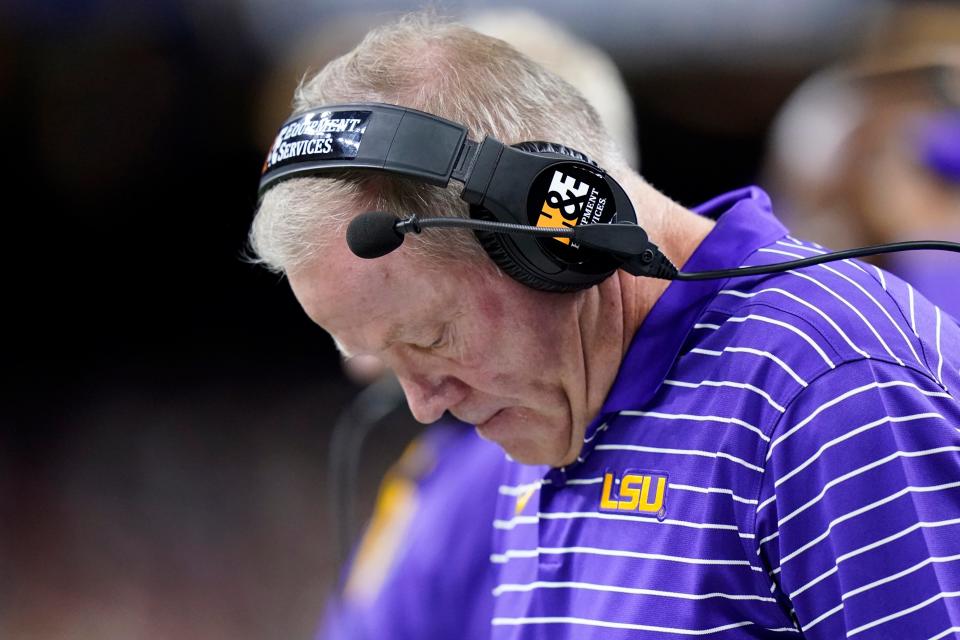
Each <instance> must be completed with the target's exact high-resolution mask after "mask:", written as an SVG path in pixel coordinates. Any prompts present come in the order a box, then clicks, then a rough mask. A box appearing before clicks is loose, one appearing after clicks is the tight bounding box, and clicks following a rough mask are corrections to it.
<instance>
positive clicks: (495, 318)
mask: <svg viewBox="0 0 960 640" xmlns="http://www.w3.org/2000/svg"><path fill="white" fill-rule="evenodd" d="M408 242H409V240H408ZM333 245H334V246H332V247H331V248H330V250H329V251H327V252H326V253H325V254H324V255H323V256H321V257H320V258H317V259H315V260H314V261H313V262H312V263H311V264H308V265H307V266H306V267H304V268H302V269H299V270H297V271H296V272H294V273H291V274H290V284H291V287H292V288H293V292H294V294H295V295H296V297H297V300H298V301H299V302H300V304H301V305H302V306H303V308H304V310H305V311H306V312H307V314H308V315H309V316H310V318H311V319H312V320H313V321H314V322H316V323H317V324H318V325H320V326H321V327H323V328H324V329H325V330H326V331H327V332H329V333H330V334H331V335H332V336H333V338H334V339H335V340H336V341H337V343H338V344H339V345H340V347H341V349H343V350H344V352H345V353H346V354H348V355H354V354H372V355H376V356H378V357H380V358H381V359H383V361H384V362H385V363H386V364H387V365H388V366H389V367H390V368H391V369H392V370H393V371H394V372H395V373H396V375H397V377H398V378H399V380H400V383H401V385H402V386H403V389H404V392H405V394H406V396H407V401H408V403H409V405H410V408H411V410H412V412H413V415H414V417H416V418H417V420H419V421H421V422H424V423H430V422H434V421H436V420H437V419H439V418H440V416H441V415H442V414H443V412H444V411H450V413H452V414H453V415H454V416H456V417H457V418H459V419H460V420H463V421H464V422H468V423H470V424H475V425H476V426H477V430H478V431H479V433H480V435H481V436H483V437H484V438H486V439H488V440H492V441H494V442H496V443H497V444H499V445H500V446H501V447H502V448H503V449H504V450H505V451H506V452H507V453H508V454H510V456H511V457H513V458H514V459H515V460H517V461H519V462H523V463H527V464H550V465H554V466H558V465H561V464H567V463H569V462H571V461H572V460H573V459H574V458H576V455H577V454H578V453H579V451H580V446H581V443H582V437H583V432H584V429H585V428H586V421H587V420H588V419H589V418H590V417H591V416H590V415H589V407H587V406H586V405H587V400H586V372H585V366H584V358H583V349H582V342H581V338H582V334H581V327H580V324H579V322H578V314H577V296H576V295H573V294H570V295H559V294H547V293H541V292H537V291H533V290H531V289H528V288H526V287H523V286H522V285H520V284H518V283H516V282H514V281H513V280H512V279H510V278H508V277H506V276H501V275H500V274H498V273H497V272H496V270H495V268H494V267H493V266H492V263H488V262H486V261H479V260H472V261H470V260H465V261H463V262H461V263H454V264H450V263H449V262H447V263H444V264H442V265H431V264H430V263H429V262H428V260H427V259H426V258H422V257H420V256H417V255H414V254H412V253H411V252H409V251H405V250H404V248H401V249H399V250H397V251H395V252H393V253H391V254H390V255H388V256H385V257H383V258H379V259H377V260H362V259H360V258H357V257H355V256H353V255H352V254H351V253H350V252H349V251H348V250H347V249H346V246H345V243H343V242H337V241H335V242H334V243H333Z"/></svg>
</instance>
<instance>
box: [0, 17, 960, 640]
mask: <svg viewBox="0 0 960 640" xmlns="http://www.w3.org/2000/svg"><path fill="white" fill-rule="evenodd" d="M955 5H956V3H946V2H943V3H936V2H929V3H928V2H903V3H895V2H881V1H870V0H860V1H856V0H807V1H806V2H795V1H790V0H728V1H726V2H722V3H719V2H715V1H714V0H672V1H670V2H663V1H662V0H608V1H605V2H603V3H584V2H579V1H576V0H549V1H548V0H530V1H525V2H509V3H508V2H495V1H492V0H491V1H479V0H477V1H462V2H455V1H453V0H450V1H447V2H442V3H432V4H431V6H433V7H435V8H437V9H439V11H441V12H442V13H445V14H449V15H451V16H460V15H464V14H467V15H470V16H475V14H477V13H479V12H484V14H485V17H484V19H485V20H487V21H488V22H489V21H492V22H493V23H495V24H496V23H498V21H499V22H502V23H504V24H507V23H509V22H510V21H511V20H513V18H512V17H511V16H512V15H513V14H509V13H505V12H504V10H505V9H506V8H508V7H509V8H516V7H518V6H519V7H523V8H526V9H529V10H530V11H532V12H536V13H539V14H540V15H542V16H543V17H545V18H547V19H549V20H552V21H553V22H554V23H556V24H558V25H560V26H561V27H563V28H564V29H566V30H567V31H569V32H570V33H571V34H573V35H574V36H577V37H579V38H581V39H583V40H585V41H587V42H589V43H591V44H592V45H593V46H594V47H596V48H597V49H599V50H600V51H602V52H605V53H606V54H607V55H608V56H609V57H610V59H611V60H612V61H613V62H614V63H615V64H616V66H617V68H618V69H619V73H620V75H621V76H622V79H623V81H624V83H625V85H626V87H627V91H628V93H629V98H630V99H632V101H633V115H632V116H631V118H632V121H631V122H629V123H628V128H627V130H631V131H632V133H631V134H629V135H634V136H635V137H636V143H637V144H638V147H639V166H640V169H641V173H642V174H643V175H644V176H645V177H646V178H647V180H649V181H650V182H651V183H652V184H653V185H654V186H656V187H657V188H659V189H660V190H662V191H664V192H665V193H666V194H668V195H669V196H671V197H672V198H674V199H675V200H677V201H679V202H680V203H681V204H683V205H689V206H692V205H695V204H697V203H699V202H700V201H702V200H705V199H707V198H709V197H711V196H713V195H716V194H718V193H720V192H723V191H726V190H730V189H733V188H737V187H741V186H744V185H747V184H751V183H759V184H761V185H762V186H764V187H767V188H769V189H771V190H772V191H774V193H775V194H778V195H779V197H780V199H779V200H778V199H777V198H775V200H774V202H775V203H778V202H780V203H782V205H781V207H780V209H781V212H782V213H783V214H784V217H787V218H789V220H790V223H791V224H792V225H793V226H794V227H795V228H797V230H798V231H797V235H807V236H813V239H815V240H819V241H821V242H824V243H828V244H830V245H832V246H834V247H835V248H846V247H848V246H853V245H854V244H855V243H859V242H864V241H880V240H886V239H888V237H889V239H893V238H895V237H899V238H902V237H904V235H911V234H913V232H914V231H915V232H917V233H920V235H928V236H929V235H934V236H938V237H939V236H942V237H947V236H950V237H952V236H953V235H954V234H955V233H956V232H955V229H957V228H958V227H960V224H958V223H960V213H958V212H960V207H958V202H960V198H958V191H957V189H958V188H960V187H958V184H960V159H958V158H957V157H956V149H957V148H960V145H954V146H953V147H950V146H948V147H947V148H946V149H942V148H940V147H942V146H943V145H941V144H940V143H941V141H942V140H943V139H945V137H946V139H950V136H958V135H960V133H958V132H960V124H957V123H956V122H955V121H954V120H953V119H952V118H954V116H955V113H956V112H955V109H956V108H957V105H958V104H960V99H958V97H960V83H958V82H957V77H956V75H957V73H956V70H957V68H960V67H958V65H957V60H958V58H957V57H956V49H955V48H954V47H957V46H960V20H958V18H957V15H956V13H957V11H958V9H957V7H956V6H955ZM422 6H423V3H422V2H402V1H400V0H396V1H389V0H380V1H374V0H355V1H353V2H337V3H334V2H328V1H327V0H311V1H309V2H308V1H306V0H282V1H276V0H207V1H206V2H198V1H194V2H191V1H190V0H179V1H177V0H154V1H152V2H139V3H138V2H119V1H116V0H89V1H85V0H60V1H51V2H31V1H28V0H3V1H2V3H0V115H2V123H3V124H2V128H0V131H2V134H0V135H2V141H3V143H4V144H3V146H4V148H6V149H7V152H6V153H4V154H3V155H4V157H5V161H4V162H3V174H2V176H3V184H4V186H5V189H4V198H3V200H2V201H0V211H2V213H3V216H2V217H3V222H4V225H3V226H4V228H5V229H6V231H5V233H4V237H5V238H6V244H5V245H4V246H6V247H7V249H6V250H5V252H4V253H5V255H7V256H8V258H7V260H6V264H7V267H6V268H5V269H4V276H3V277H4V289H5V290H6V295H5V296H4V300H5V304H3V306H2V312H0V313H2V315H3V317H4V319H5V322H4V323H3V326H5V327H6V329H4V330H3V333H4V339H3V342H2V345H3V346H2V350H3V351H2V352H3V361H4V366H3V369H2V371H3V378H4V379H3V391H4V393H3V398H4V401H3V409H2V411H0V426H2V429H0V637H4V638H24V639H31V640H32V639H44V640H46V639H50V640H54V639H60V638H97V639H102V640H112V639H115V638H116V639H120V638H123V639H132V638H151V639H152V638H177V639H180V640H186V639H192V638H204V639H209V640H216V639H219V638H233V639H246V638H277V637H281V638H307V637H310V636H311V635H312V633H313V632H314V631H315V629H316V627H317V622H318V619H319V617H320V614H321V612H322V609H323V606H324V602H325V599H326V597H327V594H328V592H329V590H330V588H331V586H332V585H333V583H334V581H335V579H336V573H337V567H336V557H337V550H336V548H335V545H334V541H333V536H334V534H333V533H331V529H332V525H333V524H335V523H337V522H338V519H339V518H342V517H343V514H342V513H340V511H342V510H341V509H333V508H332V507H331V504H330V500H329V499H328V494H329V492H330V486H329V483H328V480H327V475H328V473H327V472H328V469H329V462H328V451H329V449H330V443H331V434H332V431H333V426H334V424H335V422H336V420H337V416H338V415H340V414H341V411H342V410H343V409H344V407H345V406H346V404H347V403H348V402H349V401H350V399H351V398H352V397H353V396H354V395H355V394H356V393H357V392H358V391H359V390H360V388H361V387H360V386H359V385H358V384H355V383H352V382H350V381H348V380H347V379H346V378H345V377H344V375H343V373H342V371H341V366H340V363H339V361H338V358H337V355H336V352H335V350H334V348H333V345H332V343H331V342H330V340H329V339H328V338H327V337H326V336H325V335H324V334H323V332H322V331H321V330H320V329H318V328H316V327H314V326H312V325H311V324H310V323H309V321H308V320H307V318H306V317H305V316H304V315H303V314H302V312H301V311H300V310H299V308H298V306H297V305H296V302H295V300H294V299H293V297H292V295H291V294H290V292H289V289H288V287H287V284H286V283H285V282H284V281H283V280H282V279H280V278H278V277H277V276H274V275H271V274H269V273H266V272H264V271H263V270H260V269H257V268H254V267H251V266H250V265H248V264H245V263H244V261H243V260H242V255H243V251H244V244H245V238H246V232H247V227H248V224H249V222H250V220H251V216H252V213H253V210H254V207H255V204H256V184H257V179H258V175H259V169H260V165H261V163H262V159H263V155H264V153H265V152H266V150H267V148H268V146H269V144H270V142H271V141H272V137H273V135H274V134H275V130H276V127H277V125H278V124H279V123H280V122H281V121H282V120H283V119H284V118H285V117H286V116H287V115H288V109H289V106H288V105H289V101H290V96H291V93H292V91H293V89H294V87H295V86H296V84H297V82H298V81H299V79H300V78H301V77H302V76H303V74H304V73H305V72H307V71H308V70H309V69H310V68H313V69H318V68H320V67H322V66H323V64H324V63H325V62H326V61H327V60H329V59H331V58H332V57H335V56H337V55H340V54H342V53H345V52H346V51H348V50H349V49H350V48H352V47H353V45H354V44H356V42H357V41H358V40H359V38H360V37H362V34H363V33H364V32H365V31H366V30H367V29H368V28H369V27H370V26H372V25H374V24H378V23H381V22H384V21H387V20H390V19H392V18H394V17H396V16H398V15H399V14H401V13H403V12H405V11H409V10H413V9H418V8H421V7H422ZM519 37H521V38H522V34H521V35H520V36H519ZM937 127H939V128H937ZM951 127H953V128H951ZM954 139H955V138H954ZM931 154H932V155H931ZM951 154H954V155H951ZM951 163H953V164H951ZM951 172H953V173H951ZM921 173H922V175H921ZM898 181H902V185H903V189H901V190H897V191H896V192H895V193H889V192H882V191H878V189H879V188H880V187H881V186H882V187H884V188H886V189H888V190H889V189H892V188H893V187H894V186H897V185H901V182H898ZM887 204H893V205H896V207H894V213H890V212H888V211H886V210H885V205H887ZM904 210H909V211H910V215H909V216H908V217H898V216H897V215H895V212H897V211H904ZM948 211H949V213H947V212H948ZM921 212H925V213H924V216H926V217H924V216H921V215H920V214H921ZM935 213H936V214H937V215H939V214H940V213H942V214H943V215H942V216H941V217H940V218H936V217H935V215H934V214H935ZM872 214H879V215H880V219H873V218H871V217H870V216H871V215H872ZM927 214H929V215H928V216H927ZM951 216H952V217H951ZM874 217H876V216H874ZM928 218H929V219H928ZM904 220H907V221H908V222H907V223H904ZM944 220H946V221H944ZM956 235H957V237H955V238H954V239H960V233H956ZM905 268H906V267H905ZM953 268H955V269H956V268H957V266H956V265H954V267H953ZM954 281H955V280H954ZM931 286H933V285H931ZM929 295H931V296H934V293H933V292H931V293H930V294H929ZM951 295H952V294H951ZM376 429H377V430H376V432H375V433H376V435H375V437H371V438H368V439H367V440H366V443H365V445H364V446H363V449H362V456H361V470H362V471H361V473H360V479H359V484H358V485H357V486H356V487H354V488H352V489H351V491H352V496H351V499H352V501H353V504H354V509H353V512H354V513H353V515H351V516H349V517H350V519H351V520H355V521H356V522H355V523H353V524H354V525H355V526H359V525H360V524H362V521H363V520H364V519H365V518H366V517H367V515H368V514H369V510H370V508H371V505H372V502H373V498H374V496H375V492H376V486H377V483H378V481H379V479H380V477H381V475H382V474H383V472H384V470H385V469H386V468H387V466H388V465H389V464H390V463H391V461H393V460H394V459H395V458H396V456H397V455H398V453H399V451H400V450H401V449H402V448H403V446H404V445H405V443H406V442H408V441H409V440H410V439H411V438H412V437H413V436H414V435H415V434H416V433H417V431H418V427H417V426H415V425H414V424H413V423H412V421H411V420H410V419H409V418H407V417H406V416H405V414H404V413H403V411H402V410H398V411H395V412H393V413H392V414H391V416H390V417H389V419H387V420H384V421H382V423H381V424H378V425H377V427H376Z"/></svg>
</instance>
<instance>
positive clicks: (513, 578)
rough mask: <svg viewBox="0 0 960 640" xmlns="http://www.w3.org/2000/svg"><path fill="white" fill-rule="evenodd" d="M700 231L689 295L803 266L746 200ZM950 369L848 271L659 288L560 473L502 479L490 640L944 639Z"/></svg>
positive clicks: (913, 302) (956, 467)
mask: <svg viewBox="0 0 960 640" xmlns="http://www.w3.org/2000/svg"><path fill="white" fill-rule="evenodd" d="M699 211H700V213H702V214H703V215H708V216H711V217H715V218H717V219H718V222H717V225H716V227H715V228H714V229H713V231H712V232H711V233H710V235H709V236H708V237H707V238H706V239H705V240H704V242H703V243H702V244H701V246H700V247H699V248H698V249H697V250H696V252H695V253H694V255H693V256H692V257H691V258H690V260H689V261H688V262H687V264H686V266H685V270H688V271H698V270H708V269H719V268H728V267H733V266H737V265H755V264H763V263H770V262H780V261H785V260H790V259H794V258H799V257H806V256H811V255H815V254H817V253H820V252H821V251H822V249H821V248H820V247H818V246H815V245H811V244H808V243H804V242H801V241H798V240H795V239H793V238H791V237H790V236H789V235H788V234H787V231H786V229H785V228H784V227H783V226H782V225H781V224H780V223H779V222H778V221H777V220H776V218H775V217H774V216H773V214H772V213H771V207H770V202H769V200H768V198H767V196H766V195H765V194H764V193H763V192H762V191H760V190H758V189H756V188H750V189H744V190H741V191H738V192H734V193H731V194H727V195H726V196H721V197H720V198H717V199H715V200H713V201H711V202H709V203H707V204H706V205H704V206H703V207H701V208H700V210H699ZM721 214H722V215H721ZM958 367H960V328H958V327H957V325H956V324H955V322H954V321H953V320H952V319H951V318H950V317H949V316H947V315H946V314H944V313H943V312H941V311H940V310H939V308H937V307H936V306H934V305H932V304H931V303H930V302H928V301H927V300H926V299H925V298H923V297H922V296H921V295H920V294H918V293H917V292H916V291H915V290H914V289H913V288H912V287H911V286H910V285H909V284H907V283H905V282H903V281H901V280H899V279H898V278H896V277H894V276H891V275H890V274H888V273H885V272H883V271H881V270H879V269H877V268H875V267H873V266H870V265H867V264H864V263H860V262H856V261H843V262H836V263H830V264H825V265H820V266H815V267H809V268H805V269H801V270H796V271H790V272H787V273H782V274H776V275H770V276H760V277H753V278H738V279H730V280H726V281H704V282H685V283H680V282H677V283H672V284H671V285H670V286H669V287H668V288H667V290H666V292H665V293H664V294H663V296H662V297H661V298H660V300H659V301H658V302H657V304H656V305H655V306H654V308H653V309H652V310H651V312H650V314H649V315H648V316H647V317H646V319H645V320H644V322H643V324H642V326H641V328H640V330H639V331H638V332H637V335H636V337H635V339H634V340H633V342H632V344H631V346H630V348H629V351H628V353H627V356H626V358H625V359H624V361H623V363H622V365H621V368H620V371H619V373H618V376H617V378H616V381H615V383H614V385H613V387H612V389H611V390H610V393H609V395H608V397H607V400H606V402H605V404H604V406H603V408H602V410H601V413H600V415H598V416H597V418H596V419H595V420H594V421H593V422H592V423H591V424H590V425H589V427H588V428H587V431H586V437H585V439H584V444H583V450H582V452H581V455H580V458H579V460H578V461H577V462H576V463H575V464H573V465H571V466H569V467H566V468H562V469H561V468H557V469H550V468H545V467H530V466H522V465H519V464H509V465H507V472H506V476H505V479H504V481H503V482H502V484H501V486H500V487H499V500H498V503H497V507H496V519H495V521H494V523H493V543H492V553H491V555H490V562H491V564H492V566H493V568H494V571H495V574H496V580H495V583H496V587H495V588H494V589H493V597H494V614H493V619H492V627H491V635H492V637H493V638H497V639H501V638H610V639H619V638H624V639H625V638H631V639H636V638H673V637H687V636H708V637H710V638H744V637H770V638H774V637H785V638H841V637H856V638H858V639H860V638H862V639H867V638H930V639H935V638H947V637H954V635H955V634H956V635H960V432H958V429H957V427H958V426H960V405H958V403H957V401H956V400H955V399H954V396H953V393H954V392H955V391H956V390H957V389H960V373H958Z"/></svg>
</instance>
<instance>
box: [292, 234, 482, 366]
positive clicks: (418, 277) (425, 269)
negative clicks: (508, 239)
mask: <svg viewBox="0 0 960 640" xmlns="http://www.w3.org/2000/svg"><path fill="white" fill-rule="evenodd" d="M464 277H465V269H464V267H463V266H462V265H456V264H451V265H448V264H444V265H443V267H442V268H441V267H439V266H436V265H432V264H431V263H430V262H429V261H428V260H427V259H426V258H423V257H421V256H418V255H416V254H414V253H412V252H409V251H404V250H403V247H401V248H400V249H399V250H397V251H394V252H393V253H391V254H389V255H387V256H384V257H382V258H377V259H375V260H364V259H362V258H358V257H356V256H354V255H353V254H352V253H351V252H350V251H349V250H348V249H346V246H345V244H344V243H337V242H334V243H333V246H332V247H330V250H329V251H325V252H324V254H323V255H321V256H319V257H317V258H315V259H313V260H311V261H310V262H309V263H308V264H306V265H305V266H304V267H302V268H300V269H298V270H296V271H294V272H292V273H290V276H289V280H290V285H291V288H292V289H293V292H294V295H295V296H296V297H297V300H298V301H299V302H300V304H301V306H302V307H303V309H304V311H305V312H306V313H307V315H309V316H310V318H311V319H312V320H313V321H314V322H316V323H317V324H318V325H320V326H321V327H323V328H324V329H325V330H326V331H327V332H329V333H330V334H331V335H333V336H334V338H335V339H336V340H337V342H338V343H339V344H340V345H341V346H342V347H344V348H346V349H347V350H349V351H375V350H377V349H378V348H381V347H382V346H383V345H384V344H385V343H387V342H389V341H392V340H398V339H401V338H403V337H404V336H405V335H409V334H411V333H415V332H417V331H423V330H430V329H432V327H431V326H430V325H435V324H436V323H437V322H444V321H445V320H447V319H448V317H450V316H452V315H455V314H457V313H458V312H459V310H460V308H461V307H462V306H463V305H464V304H466V302H467V300H468V299H469V295H467V290H466V289H465V285H466V283H465V282H464Z"/></svg>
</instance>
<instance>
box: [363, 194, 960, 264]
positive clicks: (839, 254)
mask: <svg viewBox="0 0 960 640" xmlns="http://www.w3.org/2000/svg"><path fill="white" fill-rule="evenodd" d="M431 228H441V229H442V228H446V229H451V228H455V229H470V230H472V231H477V232H485V233H498V234H505V235H525V236H535V237H540V238H570V239H571V240H572V241H573V242H575V243H576V244H577V245H578V246H581V247H584V248H588V249H592V250H594V251H599V252H601V253H604V254H607V255H609V256H612V257H614V258H615V259H617V260H618V261H619V262H620V263H621V265H620V267H621V268H622V269H624V270H625V271H627V272H628V273H631V274H633V275H636V276H646V277H652V278H661V279H664V280H684V281H693V280H715V279H722V278H736V277H745V276H755V275H766V274H770V273H781V272H783V271H788V270H790V269H799V268H801V267H810V266H813V265H818V264H823V263H825V262H836V261H838V260H846V259H850V258H859V257H863V256H871V255H878V254H882V253H894V252H899V251H916V250H924V249H925V250H934V251H953V252H957V253H960V243H956V242H946V241H942V240H918V241H913V242H893V243H890V244H881V245H873V246H869V247H860V248H856V249H847V250H845V251H834V252H831V253H824V254H820V255H816V256H811V257H809V258H801V259H799V260H790V261H787V262H776V263H774V264H765V265H757V266H754V267H738V268H736V269H719V270H717V271H694V272H684V271H678V270H677V268H676V267H675V266H674V265H673V264H672V263H671V262H670V260H669V259H668V258H667V257H666V256H665V255H663V253H662V252H661V251H660V249H658V248H657V246H656V245H655V244H653V243H652V242H650V240H649V239H648V238H647V234H646V232H645V231H644V230H643V227H640V226H639V225H636V224H631V223H619V224H586V225H579V226H576V227H573V228H572V229H571V228H566V229H559V228H548V227H535V226H532V225H522V224H510V223H504V222H490V221H485V220H473V219H466V218H419V217H417V216H415V215H414V216H410V217H409V218H397V217H396V216H394V215H393V214H392V213H388V212H386V211H368V212H366V213H362V214H360V215H359V216H357V217H356V218H354V219H353V221H352V222H351V223H350V225H349V226H348V227H347V245H348V246H349V247H350V250H351V251H352V252H353V253H354V255H356V256H358V257H360V258H367V259H372V258H379V257H381V256H384V255H386V254H388V253H390V252H391V251H393V250H395V249H397V248H399V247H400V245H401V244H403V238H404V236H405V235H406V234H408V233H420V232H421V231H422V230H423V229H431Z"/></svg>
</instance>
